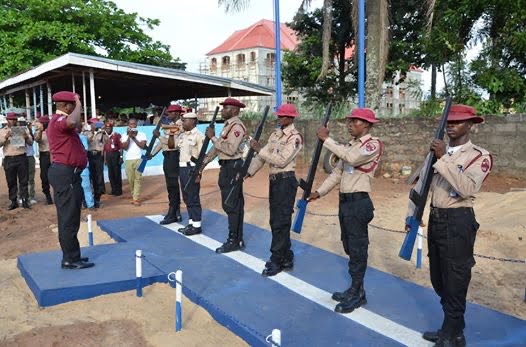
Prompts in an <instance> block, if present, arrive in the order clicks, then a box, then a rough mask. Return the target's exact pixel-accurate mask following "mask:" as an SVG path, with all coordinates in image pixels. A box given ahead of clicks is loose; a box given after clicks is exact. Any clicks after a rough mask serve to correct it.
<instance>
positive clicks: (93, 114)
mask: <svg viewBox="0 0 526 347" xmlns="http://www.w3.org/2000/svg"><path fill="white" fill-rule="evenodd" d="M89 94H90V97H91V118H93V119H95V118H96V117H97V107H96V106H95V75H94V73H93V69H90V70H89Z"/></svg>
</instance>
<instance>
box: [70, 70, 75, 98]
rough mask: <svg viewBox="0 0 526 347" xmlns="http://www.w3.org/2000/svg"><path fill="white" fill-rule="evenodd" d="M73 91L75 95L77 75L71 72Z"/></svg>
mask: <svg viewBox="0 0 526 347" xmlns="http://www.w3.org/2000/svg"><path fill="white" fill-rule="evenodd" d="M71 90H72V91H73V93H76V91H75V73H74V72H73V71H71Z"/></svg>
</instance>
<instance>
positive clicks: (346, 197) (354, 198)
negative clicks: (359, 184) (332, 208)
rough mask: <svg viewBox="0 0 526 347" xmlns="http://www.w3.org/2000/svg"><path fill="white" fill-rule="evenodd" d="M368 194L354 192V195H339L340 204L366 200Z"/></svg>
mask: <svg viewBox="0 0 526 347" xmlns="http://www.w3.org/2000/svg"><path fill="white" fill-rule="evenodd" d="M368 197H369V193H366V192H355V193H340V202H348V201H358V200H363V199H367V198H368Z"/></svg>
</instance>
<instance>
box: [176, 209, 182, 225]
mask: <svg viewBox="0 0 526 347" xmlns="http://www.w3.org/2000/svg"><path fill="white" fill-rule="evenodd" d="M175 221H176V222H178V223H179V222H182V221H183V217H181V211H179V209H178V208H177V209H175Z"/></svg>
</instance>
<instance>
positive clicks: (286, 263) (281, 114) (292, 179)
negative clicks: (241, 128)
mask: <svg viewBox="0 0 526 347" xmlns="http://www.w3.org/2000/svg"><path fill="white" fill-rule="evenodd" d="M274 114H275V115H276V116H278V123H279V125H280V127H279V128H277V129H276V130H274V132H273V133H272V134H271V135H270V138H269V140H268V143H267V145H265V146H264V147H262V146H261V145H260V144H259V142H257V141H256V140H254V139H252V140H251V141H250V146H251V147H252V149H254V151H255V152H257V153H258V155H257V156H255V157H254V159H253V160H252V163H251V164H250V167H249V169H248V176H249V177H252V176H254V175H255V174H256V173H257V172H258V171H259V170H260V169H261V168H262V167H263V165H264V164H265V162H267V163H268V164H269V180H270V185H269V203H270V228H271V230H272V243H271V245H270V252H271V253H272V255H271V256H270V261H268V262H267V263H266V264H265V269H264V270H263V273H262V275H264V276H274V275H276V274H278V273H279V272H281V271H282V270H290V269H292V267H293V258H294V253H293V252H292V250H291V243H290V226H291V224H292V222H291V218H292V213H293V212H294V199H295V198H296V192H297V190H298V181H297V180H296V175H295V169H296V156H297V155H298V153H299V152H300V150H301V148H302V147H303V137H302V136H301V134H300V133H299V132H298V131H297V130H296V128H295V127H294V119H295V118H296V117H299V114H298V112H297V111H296V107H294V105H291V104H283V105H281V106H280V107H278V110H277V111H276V112H274Z"/></svg>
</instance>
